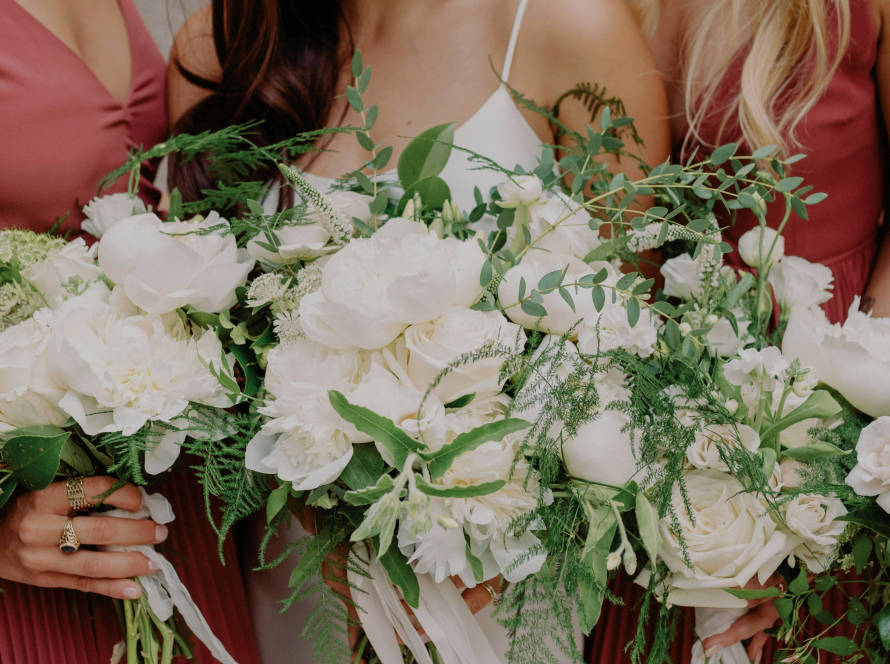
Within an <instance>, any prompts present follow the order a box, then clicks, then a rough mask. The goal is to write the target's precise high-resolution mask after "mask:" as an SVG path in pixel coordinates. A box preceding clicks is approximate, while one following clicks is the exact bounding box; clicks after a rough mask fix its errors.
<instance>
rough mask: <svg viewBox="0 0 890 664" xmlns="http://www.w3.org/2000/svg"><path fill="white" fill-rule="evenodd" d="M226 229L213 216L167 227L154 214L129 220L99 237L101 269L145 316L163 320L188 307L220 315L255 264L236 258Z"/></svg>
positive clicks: (236, 248) (171, 224) (226, 222)
mask: <svg viewBox="0 0 890 664" xmlns="http://www.w3.org/2000/svg"><path fill="white" fill-rule="evenodd" d="M228 226H229V223H228V221H226V220H225V219H222V218H220V216H219V214H217V213H216V212H211V213H210V214H209V215H208V216H207V218H206V219H202V218H201V217H195V218H194V219H192V220H191V221H177V222H167V223H163V222H162V221H161V220H160V219H158V217H157V216H155V215H153V214H142V215H139V216H136V217H130V218H129V219H124V220H123V221H120V222H118V223H117V224H115V225H114V226H112V227H111V228H110V229H109V230H108V231H107V232H106V233H105V235H104V236H103V237H102V240H101V241H100V242H99V266H100V267H101V268H102V271H103V272H104V273H105V276H107V277H108V279H110V280H111V281H112V282H113V283H115V284H119V285H120V286H121V287H122V288H123V289H124V292H125V293H126V295H127V297H128V298H129V299H130V301H131V302H133V303H134V304H135V305H136V306H138V307H139V308H140V309H144V310H145V311H147V312H148V313H151V314H165V313H168V312H170V311H173V310H174V309H178V308H179V307H184V306H185V305H187V304H190V305H192V306H193V307H194V308H195V309H197V310H199V311H206V312H209V313H216V312H220V311H224V310H225V309H228V308H230V307H231V306H232V305H234V304H235V301H236V298H235V289H236V288H237V287H238V286H243V285H244V282H245V281H246V279H247V274H248V272H250V270H251V269H252V268H253V264H254V262H253V260H247V261H244V260H243V259H242V258H240V257H239V252H238V247H237V245H236V243H235V236H234V235H225V234H224V230H225V229H227V228H228ZM219 227H223V228H219ZM214 229H215V230H214Z"/></svg>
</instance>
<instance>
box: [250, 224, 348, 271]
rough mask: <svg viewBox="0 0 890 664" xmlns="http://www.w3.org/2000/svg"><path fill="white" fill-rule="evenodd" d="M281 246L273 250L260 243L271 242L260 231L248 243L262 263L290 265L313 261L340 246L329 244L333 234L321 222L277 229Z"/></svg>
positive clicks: (256, 258) (276, 234)
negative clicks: (297, 262)
mask: <svg viewBox="0 0 890 664" xmlns="http://www.w3.org/2000/svg"><path fill="white" fill-rule="evenodd" d="M275 237H276V238H277V239H278V242H279V243H280V246H279V247H278V251H274V252H273V251H271V250H269V249H267V248H266V247H263V246H260V243H263V244H269V240H268V239H267V238H266V236H265V235H264V234H263V233H260V234H259V235H257V236H256V237H254V238H253V239H251V240H250V241H249V242H248V243H247V252H248V253H249V254H250V257H251V258H253V259H254V260H255V261H257V262H259V263H260V264H265V265H289V264H291V263H295V262H296V261H311V260H314V259H316V258H319V257H320V256H324V255H326V254H329V253H331V252H333V251H336V250H337V249H338V247H337V246H336V245H332V244H331V245H329V244H328V241H329V240H330V239H331V234H330V233H328V232H327V230H325V228H324V226H322V225H321V224H305V225H299V226H285V227H284V228H279V229H277V230H276V231H275Z"/></svg>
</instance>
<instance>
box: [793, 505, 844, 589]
mask: <svg viewBox="0 0 890 664" xmlns="http://www.w3.org/2000/svg"><path fill="white" fill-rule="evenodd" d="M782 509H783V510H784V511H785V523H786V524H787V526H788V530H790V531H791V532H792V533H794V534H795V535H797V536H798V537H800V538H801V539H802V540H803V541H802V542H801V543H800V544H798V545H797V548H796V549H794V551H793V552H792V554H791V555H793V556H795V557H797V558H800V559H801V560H803V561H804V563H805V564H806V566H807V569H809V570H810V571H811V572H816V573H820V572H824V571H826V570H827V569H828V565H829V564H830V563H831V561H832V560H834V557H835V552H836V550H837V538H838V537H839V536H840V535H841V533H843V532H844V529H845V528H846V527H847V523H846V522H845V521H836V520H835V519H837V518H838V517H839V516H843V515H844V514H846V513H847V508H846V507H844V504H843V502H841V501H840V500H839V499H838V498H836V497H834V496H832V497H830V498H826V497H825V496H818V495H812V494H801V495H798V496H795V497H794V498H793V499H792V500H791V501H790V502H788V503H786V504H785V505H784V506H783V508H782Z"/></svg>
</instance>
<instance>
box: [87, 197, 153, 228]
mask: <svg viewBox="0 0 890 664" xmlns="http://www.w3.org/2000/svg"><path fill="white" fill-rule="evenodd" d="M145 212H146V209H145V203H143V202H142V199H141V198H139V197H136V198H130V194H127V193H120V194H111V195H109V196H101V197H99V196H97V197H96V198H94V199H93V200H91V201H90V202H89V203H87V204H86V205H85V206H84V207H83V213H84V215H85V216H86V220H85V221H84V222H83V223H82V224H81V225H80V227H81V228H82V229H83V230H85V231H86V232H87V233H89V234H90V235H93V236H95V237H97V238H101V237H102V236H103V235H104V234H105V232H106V231H107V230H108V229H109V228H111V227H112V226H113V225H114V224H116V223H117V222H119V221H120V220H121V219H126V218H128V217H135V216H136V215H137V214H145Z"/></svg>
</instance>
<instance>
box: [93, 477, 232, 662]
mask: <svg viewBox="0 0 890 664" xmlns="http://www.w3.org/2000/svg"><path fill="white" fill-rule="evenodd" d="M139 491H140V492H141V493H142V501H143V502H142V509H140V510H139V511H138V512H128V511H127V510H111V511H109V512H95V513H93V516H112V517H117V518H120V519H148V518H149V517H150V518H151V519H152V520H153V521H154V522H155V523H159V524H162V525H163V524H166V523H170V522H171V521H173V520H174V519H176V516H175V515H174V514H173V508H172V507H171V506H170V502H169V501H168V500H167V499H166V498H165V497H164V496H162V495H161V494H159V493H153V494H148V493H146V491H145V489H143V488H142V487H140V488H139ZM102 549H103V550H104V551H135V552H137V553H141V554H142V555H144V556H145V557H146V558H148V559H149V560H151V561H152V562H153V563H154V564H155V565H157V566H158V571H157V572H155V573H154V574H147V575H145V576H140V577H139V582H140V583H141V584H142V588H143V590H144V591H145V596H146V598H147V599H148V605H149V606H150V607H151V610H152V611H154V614H155V615H156V616H157V617H158V619H160V620H162V621H166V620H169V618H170V616H172V615H173V607H176V608H177V609H179V613H180V615H182V617H183V619H184V620H185V624H186V625H188V627H189V629H190V630H192V633H193V634H194V635H195V638H197V639H198V640H199V641H200V642H201V643H203V644H204V645H205V646H207V649H208V650H210V653H211V654H212V655H213V656H214V657H215V658H216V659H218V660H219V661H220V662H222V663H223V664H237V662H236V661H235V660H234V658H233V657H232V656H231V655H230V654H229V653H228V651H227V650H226V648H225V646H223V644H222V642H221V641H220V640H219V639H218V638H217V637H216V635H215V634H214V633H213V631H212V630H211V629H210V625H208V624H207V621H206V620H205V619H204V616H203V615H202V614H201V610H200V609H199V608H198V607H197V605H196V604H195V601H194V600H193V599H192V596H191V595H190V594H189V591H188V589H187V588H186V587H185V585H183V583H182V581H180V580H179V575H178V574H176V570H175V569H174V567H173V565H171V564H170V562H169V561H168V560H167V559H166V558H164V556H162V555H161V554H160V553H158V552H157V551H155V549H154V547H153V546H145V545H139V546H104V547H102Z"/></svg>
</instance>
